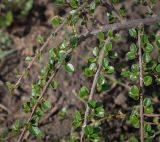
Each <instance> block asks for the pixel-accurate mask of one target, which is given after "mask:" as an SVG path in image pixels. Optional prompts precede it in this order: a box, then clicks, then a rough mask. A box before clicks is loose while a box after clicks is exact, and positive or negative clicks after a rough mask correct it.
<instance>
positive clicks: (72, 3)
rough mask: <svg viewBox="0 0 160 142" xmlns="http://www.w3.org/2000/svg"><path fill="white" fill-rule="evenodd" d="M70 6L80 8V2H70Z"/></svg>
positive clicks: (70, 0) (72, 0)
mask: <svg viewBox="0 0 160 142" xmlns="http://www.w3.org/2000/svg"><path fill="white" fill-rule="evenodd" d="M69 4H70V6H71V7H72V8H77V7H78V1H77V0H69Z"/></svg>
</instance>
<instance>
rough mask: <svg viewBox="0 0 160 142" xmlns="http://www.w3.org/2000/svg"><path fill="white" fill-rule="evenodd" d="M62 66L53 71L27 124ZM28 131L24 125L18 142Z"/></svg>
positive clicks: (69, 51)
mask: <svg viewBox="0 0 160 142" xmlns="http://www.w3.org/2000/svg"><path fill="white" fill-rule="evenodd" d="M71 52H72V49H69V50H68V51H67V53H66V55H67V54H69V53H71ZM66 55H65V56H66ZM61 66H62V63H60V64H58V65H57V67H56V69H55V71H54V72H53V74H52V75H51V76H50V77H49V79H48V81H47V83H46V85H45V86H44V88H43V90H42V92H41V94H40V96H39V97H38V100H37V102H36V104H35V105H34V106H33V109H32V112H31V114H30V116H29V118H28V120H27V122H26V123H27V124H28V123H29V122H30V121H31V119H32V117H33V115H34V113H35V111H36V108H37V106H38V105H39V103H40V102H41V99H42V98H43V96H44V95H45V93H46V91H47V89H48V88H49V86H50V84H51V82H52V80H53V79H54V78H55V76H56V75H57V73H58V71H59V69H60V68H61ZM26 131H27V128H26V127H24V128H23V130H22V133H21V135H20V137H19V139H18V141H17V142H21V141H22V139H23V137H24V134H25V132H26Z"/></svg>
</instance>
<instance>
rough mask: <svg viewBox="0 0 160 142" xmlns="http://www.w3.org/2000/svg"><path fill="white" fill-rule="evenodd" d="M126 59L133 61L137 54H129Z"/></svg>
mask: <svg viewBox="0 0 160 142" xmlns="http://www.w3.org/2000/svg"><path fill="white" fill-rule="evenodd" d="M126 58H127V59H128V60H133V59H135V58H136V53H135V52H128V53H127V54H126Z"/></svg>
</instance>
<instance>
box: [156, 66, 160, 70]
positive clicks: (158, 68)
mask: <svg viewBox="0 0 160 142" xmlns="http://www.w3.org/2000/svg"><path fill="white" fill-rule="evenodd" d="M156 72H160V64H158V65H157V67H156Z"/></svg>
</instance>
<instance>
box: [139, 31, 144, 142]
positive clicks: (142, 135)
mask: <svg viewBox="0 0 160 142" xmlns="http://www.w3.org/2000/svg"><path fill="white" fill-rule="evenodd" d="M140 30H141V29H138V48H139V51H138V55H139V86H140V91H141V92H140V96H139V97H140V123H141V128H140V139H141V142H144V110H143V99H144V94H143V66H142V48H141V31H140Z"/></svg>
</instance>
